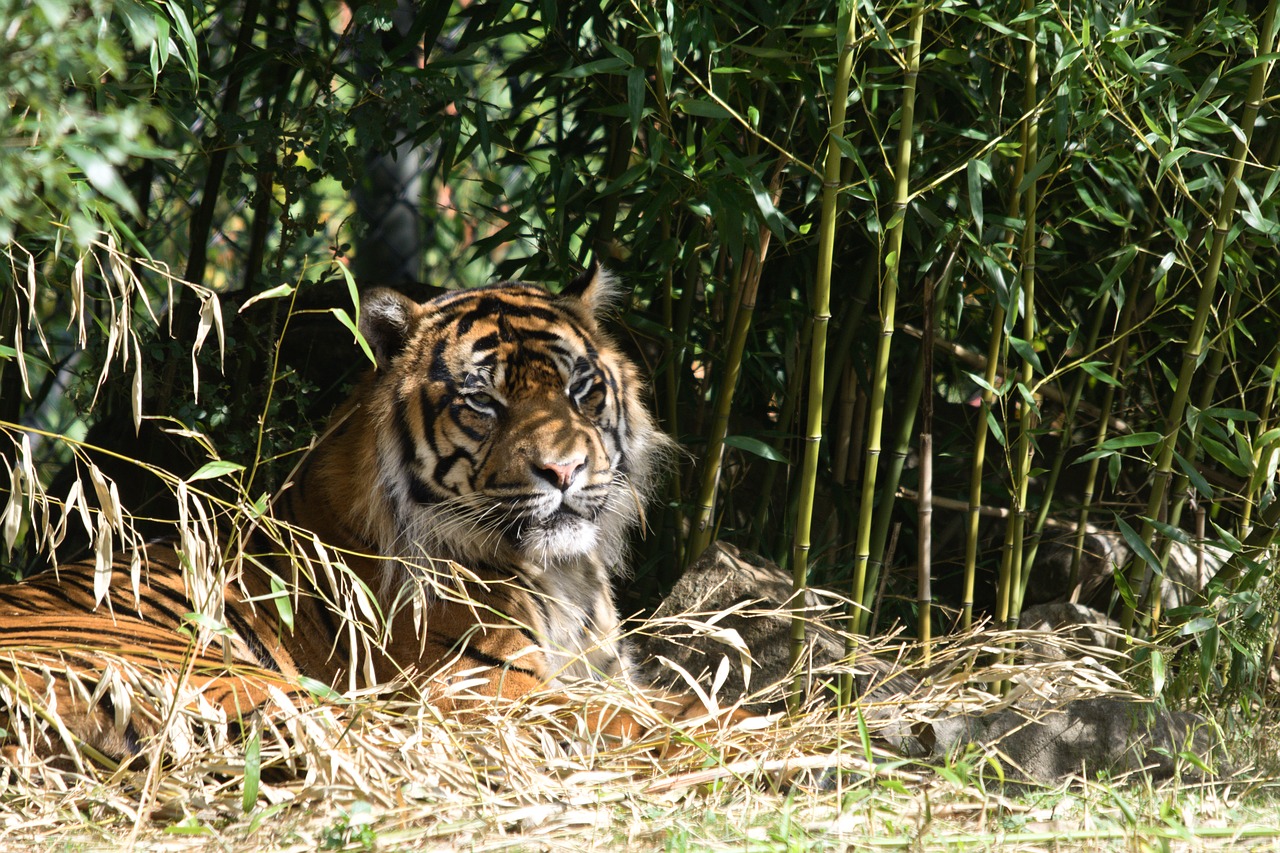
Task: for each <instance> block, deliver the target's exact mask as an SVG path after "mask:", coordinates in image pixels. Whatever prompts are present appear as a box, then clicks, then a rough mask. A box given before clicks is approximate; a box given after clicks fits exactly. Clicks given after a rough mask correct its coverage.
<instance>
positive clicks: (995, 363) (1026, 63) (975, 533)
mask: <svg viewBox="0 0 1280 853" xmlns="http://www.w3.org/2000/svg"><path fill="white" fill-rule="evenodd" d="M1024 5H1025V4H1024ZM1034 59H1035V42H1034V40H1033V41H1032V46H1031V51H1030V53H1029V54H1024V56H1023V79H1024V80H1025V79H1027V77H1028V75H1029V74H1031V73H1034V68H1035V62H1034ZM1029 91H1030V92H1031V94H1032V95H1034V93H1035V90H1034V87H1032V88H1031V89H1029ZM1024 101H1025V98H1024ZM1029 103H1030V104H1031V105H1032V106H1033V107H1034V104H1035V101H1034V100H1032V101H1030V102H1029ZM1024 112H1026V115H1024V117H1023V122H1024V131H1023V132H1024V136H1025V123H1026V122H1029V121H1031V114H1030V112H1031V111H1030V110H1027V111H1024ZM1034 163H1035V161H1034V160H1032V159H1030V152H1028V151H1027V147H1026V145H1023V146H1022V148H1021V150H1020V151H1019V153H1018V160H1017V162H1016V163H1015V164H1014V168H1013V187H1014V190H1015V191H1014V192H1013V194H1012V196H1011V197H1010V201H1009V219H1011V220H1017V219H1019V218H1021V216H1022V202H1023V195H1022V193H1019V192H1017V191H1016V190H1017V188H1018V187H1019V186H1020V185H1021V184H1022V179H1023V177H1024V176H1025V175H1026V174H1027V170H1028V168H1029V167H1030V166H1032V165H1034ZM1008 239H1009V240H1010V241H1012V239H1013V235H1012V234H1010V235H1009V237H1008ZM1014 298H1015V296H1014V294H1010V296H1009V304H1011V305H1014V304H1015V303H1014ZM1006 319H1007V311H1006V308H1005V306H1004V305H1003V304H1001V303H1000V302H999V299H998V297H997V300H996V305H995V308H994V309H993V310H992V312H991V339H990V340H989V341H988V342H987V366H986V371H985V372H984V374H983V380H984V381H985V383H986V387H985V388H983V389H982V396H981V401H980V403H979V407H978V424H977V427H976V429H975V430H974V440H973V465H972V467H971V468H970V469H969V517H968V519H967V522H968V524H967V529H966V535H965V552H964V598H963V600H962V601H961V605H960V606H961V624H962V625H963V627H964V629H965V630H969V629H970V628H971V627H973V591H974V586H975V580H976V577H977V568H978V537H979V534H980V529H979V528H980V525H979V521H980V520H981V510H982V475H983V473H984V471H985V468H986V457H987V431H988V422H989V420H990V418H991V416H992V415H991V410H992V407H993V405H994V403H995V397H996V395H995V392H994V391H992V390H991V389H993V388H995V384H996V377H997V375H998V373H999V367H1000V365H1001V364H1002V363H1003V362H1004V354H1005V352H1006V350H1007V346H1008V341H1007V340H1006V338H1005V334H1004V326H1005V320H1006ZM1005 540H1006V546H1007V545H1008V543H1009V542H1010V541H1011V540H1012V536H1011V535H1006V537H1005ZM1011 556H1012V555H1011V554H1010V551H1009V549H1008V547H1006V548H1005V551H1004V554H1003V556H1002V557H1001V565H1000V571H1001V576H1002V577H1003V576H1007V575H1008V574H1009V569H1010V566H1011V565H1012V563H1011V562H1010V560H1011ZM1004 588H1005V589H1007V585H1005V587H1004ZM999 608H1000V604H999V602H997V609H999ZM1003 609H1004V611H1005V613H1006V615H1007V613H1008V604H1007V602H1006V603H1005V605H1004V608H1003Z"/></svg>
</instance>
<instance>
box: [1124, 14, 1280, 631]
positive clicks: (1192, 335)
mask: <svg viewBox="0 0 1280 853" xmlns="http://www.w3.org/2000/svg"><path fill="white" fill-rule="evenodd" d="M1277 3H1280V0H1269V2H1268V3H1267V10H1266V14H1265V15H1264V17H1263V22H1262V26H1261V27H1260V29H1259V36H1260V37H1259V39H1258V48H1257V54H1256V55H1257V56H1258V57H1259V58H1261V57H1263V56H1266V55H1267V54H1269V53H1271V51H1272V49H1273V48H1272V44H1273V42H1274V41H1275V20H1276V6H1277ZM1271 65H1272V60H1269V59H1262V60H1261V61H1259V62H1258V63H1257V64H1256V65H1254V66H1253V71H1252V73H1251V74H1250V76H1249V90H1248V94H1247V95H1246V96H1245V105H1244V112H1243V114H1242V115H1241V121H1240V125H1239V127H1240V133H1241V136H1239V137H1237V139H1236V144H1235V147H1234V149H1233V150H1232V153H1231V169H1230V171H1229V172H1228V174H1227V177H1226V180H1225V182H1224V183H1223V187H1222V196H1221V197H1220V199H1219V202H1218V211H1217V213H1216V215H1215V216H1214V220H1213V243H1212V245H1211V246H1210V249H1209V261H1208V264H1207V265H1206V266H1205V271H1204V275H1203V277H1202V278H1201V284H1200V296H1199V298H1198V299H1197V301H1196V309H1195V314H1194V315H1193V317H1192V321H1191V330H1190V332H1189V333H1188V335H1187V344H1186V347H1185V348H1184V349H1183V351H1182V366H1181V368H1180V369H1179V371H1178V385H1177V388H1176V389H1175V390H1174V394H1173V401H1172V402H1171V403H1170V404H1169V412H1168V415H1167V418H1166V420H1165V435H1164V438H1163V439H1161V441H1160V444H1159V454H1158V457H1157V460H1158V461H1157V464H1156V471H1155V476H1154V477H1153V480H1152V485H1151V495H1150V497H1149V498H1148V500H1147V511H1146V520H1144V521H1143V524H1142V532H1141V534H1140V535H1141V537H1142V543H1143V544H1144V545H1146V546H1147V547H1148V548H1149V547H1150V546H1151V542H1152V540H1153V539H1154V537H1155V525H1154V524H1152V522H1151V519H1152V518H1154V517H1156V514H1157V512H1158V511H1159V509H1160V506H1161V505H1162V504H1163V503H1164V499H1165V494H1166V491H1167V489H1168V486H1169V482H1170V480H1171V477H1172V472H1173V455H1174V451H1175V449H1176V447H1177V444H1178V435H1179V434H1180V432H1181V426H1182V421H1183V417H1184V416H1185V414H1186V408H1187V401H1188V400H1189V399H1190V395H1191V380H1192V377H1193V376H1194V375H1195V372H1196V368H1197V367H1198V365H1199V362H1200V358H1201V356H1202V355H1203V353H1204V345H1205V329H1206V327H1207V326H1208V324H1209V317H1210V316H1211V315H1212V313H1213V304H1214V301H1215V298H1216V297H1217V292H1218V276H1219V273H1220V272H1221V271H1222V258H1223V255H1224V253H1225V251H1226V245H1227V235H1228V232H1229V231H1230V228H1231V220H1232V218H1233V214H1234V213H1235V207H1236V199H1237V197H1238V195H1239V190H1238V182H1239V181H1240V179H1241V177H1242V176H1243V175H1244V164H1245V160H1246V159H1247V158H1248V156H1249V150H1250V143H1251V142H1252V140H1253V131H1254V126H1255V124H1256V123H1257V120H1258V111H1259V109H1260V108H1261V105H1262V98H1263V96H1264V94H1265V92H1266V83H1267V75H1268V74H1269V73H1270V71H1271ZM1140 562H1141V561H1140V560H1139V559H1138V558H1137V557H1135V558H1134V561H1133V563H1132V564H1131V565H1130V567H1129V581H1130V587H1133V586H1135V583H1134V581H1137V580H1139V570H1138V564H1139V563H1140ZM1153 571H1154V570H1153V567H1151V566H1144V567H1143V570H1142V575H1143V576H1145V575H1147V573H1148V572H1153ZM1136 616H1137V602H1136V601H1135V602H1133V603H1132V604H1128V603H1126V605H1125V608H1124V611H1123V613H1122V615H1121V618H1120V625H1121V627H1122V628H1123V629H1124V630H1125V632H1126V633H1127V632H1129V631H1130V630H1131V629H1132V628H1133V623H1134V619H1135V617H1136Z"/></svg>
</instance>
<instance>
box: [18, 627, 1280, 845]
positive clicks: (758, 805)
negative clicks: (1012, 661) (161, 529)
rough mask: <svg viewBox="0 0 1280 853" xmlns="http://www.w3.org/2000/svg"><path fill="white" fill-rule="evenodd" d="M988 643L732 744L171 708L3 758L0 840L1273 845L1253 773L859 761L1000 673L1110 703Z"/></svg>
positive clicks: (476, 719) (415, 712)
mask: <svg viewBox="0 0 1280 853" xmlns="http://www.w3.org/2000/svg"><path fill="white" fill-rule="evenodd" d="M997 639H998V638H997ZM1042 642H1052V641H1051V640H1048V639H1047V638H1042ZM996 649H997V646H996V645H994V644H993V643H992V638H991V637H990V636H987V637H984V638H981V639H980V638H979V637H978V636H976V635H974V636H969V637H966V638H962V639H959V640H956V641H953V642H948V643H946V644H945V645H942V646H940V647H939V648H938V649H937V650H936V651H935V654H934V659H935V661H936V662H938V665H937V666H936V667H935V669H933V670H932V674H931V677H930V678H929V679H927V680H924V681H922V682H920V683H919V685H918V686H916V687H914V688H913V689H912V690H911V691H910V695H898V696H894V697H891V698H889V699H883V698H882V699H880V700H879V701H878V702H877V703H867V704H864V705H863V706H862V707H860V708H859V709H858V711H859V712H858V713H857V714H856V715H846V716H844V717H843V718H839V717H836V716H833V715H831V714H828V713H825V712H822V711H816V710H811V711H809V712H807V713H805V714H803V715H799V716H797V717H795V718H793V719H782V718H781V717H771V718H760V719H755V720H752V721H750V723H748V724H747V725H745V726H740V727H738V728H736V729H733V730H720V729H708V728H707V727H706V726H703V727H701V728H694V727H692V726H686V727H682V728H675V727H671V726H669V725H662V724H655V729H654V733H653V737H652V738H651V739H648V740H645V741H640V742H634V743H627V744H620V743H606V742H602V741H600V740H598V739H596V738H593V736H592V735H590V734H589V733H587V732H586V730H585V727H584V726H583V725H582V717H583V714H582V711H583V709H584V708H589V707H592V706H596V707H598V704H597V703H600V702H605V701H608V702H613V703H617V704H621V705H626V704H628V703H630V704H632V705H634V702H633V701H632V700H631V697H629V696H627V695H626V694H624V693H622V692H619V691H618V690H616V689H613V688H610V687H608V686H607V685H586V686H584V687H583V688H582V689H581V690H580V691H577V692H576V693H575V695H574V697H573V703H572V704H571V705H570V706H569V707H564V703H563V702H560V703H559V704H557V703H556V701H554V700H553V699H552V698H551V697H549V696H544V697H535V698H533V699H530V700H529V701H528V702H526V703H523V704H521V705H513V706H509V707H504V708H497V707H494V708H492V709H490V711H489V712H488V713H485V714H482V715H475V716H468V717H457V716H453V717H448V716H444V715H442V714H440V713H439V712H438V711H437V710H436V709H435V708H434V707H433V706H432V705H430V704H429V703H426V702H410V701H405V700H404V699H399V698H393V697H394V696H396V695H397V694H395V693H394V692H393V691H381V692H379V691H366V692H363V693H361V694H358V695H349V696H346V697H344V698H343V700H342V701H341V702H338V703H323V702H314V703H312V702H305V701H303V702H297V701H292V700H291V699H290V698H289V697H287V696H285V695H284V694H283V693H281V694H280V695H279V696H278V698H277V702H276V706H275V707H274V708H272V709H270V711H269V713H267V714H265V715H263V716H262V717H261V718H260V722H262V723H263V724H262V725H255V724H251V725H250V726H249V727H248V731H249V732H250V735H249V736H248V737H247V738H238V739H237V738H233V737H229V736H228V727H227V726H226V724H225V721H223V720H219V719H218V718H217V715H216V714H214V713H213V711H212V709H210V708H209V707H207V706H206V707H204V708H203V709H201V708H200V707H199V703H198V702H190V703H188V705H187V707H185V708H184V710H183V713H182V714H179V715H176V716H177V719H178V721H179V722H178V723H177V724H175V725H174V726H172V727H171V728H170V732H171V737H170V743H169V744H168V745H167V747H166V751H165V756H166V758H165V759H164V761H163V763H161V764H156V763H155V762H151V763H149V764H147V766H143V767H139V768H135V769H116V770H114V771H112V770H109V769H103V768H102V767H101V766H100V765H96V764H95V763H94V762H93V761H91V760H85V761H83V762H82V763H81V765H80V767H79V768H78V769H65V768H64V769H60V770H55V769H53V768H52V767H49V766H47V765H44V764H42V763H40V762H38V761H36V760H34V759H31V758H29V757H20V758H19V759H18V760H13V761H11V762H10V763H8V764H7V766H5V767H4V768H3V769H2V770H0V774H2V775H3V777H4V779H3V783H4V786H5V787H4V792H3V794H2V795H0V846H2V847H3V848H4V849H53V848H57V849H99V848H122V849H128V848H134V849H148V850H169V849H187V848H192V847H200V848H201V849H208V848H212V849H224V850H234V851H240V850H263V849H278V850H303V849H305V850H316V849H352V850H360V849H380V850H386V849H406V848H412V849H427V850H433V849H440V850H506V849H513V848H514V849H529V850H566V851H569V850H591V849H619V850H622V849H634V850H654V849H673V850H684V849H697V850H744V849H746V850H774V849H777V850H795V849H799V850H807V849H841V848H845V847H849V846H853V847H859V848H861V847H881V846H886V847H920V848H933V847H938V848H941V847H951V846H955V845H959V846H962V847H966V848H968V847H977V848H984V847H989V846H995V845H1000V846H1002V847H1005V846H1011V847H1014V848H1018V847H1021V848H1024V849H1041V848H1043V847H1044V845H1046V844H1049V845H1050V846H1052V844H1051V842H1052V841H1053V840H1054V839H1056V840H1057V841H1059V842H1063V843H1068V844H1069V845H1070V846H1072V847H1073V848H1077V847H1085V848H1095V847H1096V848H1109V847H1113V846H1126V847H1128V846H1132V845H1134V844H1135V842H1140V843H1139V846H1142V845H1144V844H1147V843H1160V842H1161V839H1168V840H1171V841H1177V842H1179V843H1181V842H1190V841H1194V842H1195V843H1196V844H1197V845H1201V846H1206V845H1212V844H1216V843H1217V842H1218V841H1221V842H1223V843H1224V844H1225V843H1227V842H1229V841H1230V840H1231V838H1233V837H1234V838H1237V840H1239V839H1241V838H1253V837H1254V836H1258V837H1256V838H1254V840H1255V841H1259V842H1261V841H1264V840H1265V841H1267V842H1268V843H1280V818H1275V817H1272V818H1270V819H1269V821H1268V817H1267V815H1266V811H1265V808H1266V807H1265V803H1266V802H1267V801H1268V799H1269V791H1270V789H1271V784H1272V783H1271V782H1270V781H1269V780H1266V779H1261V778H1254V779H1252V780H1251V781H1249V782H1234V783H1218V784H1194V785H1193V784H1189V783H1184V784H1181V785H1177V786H1166V787H1155V786H1153V785H1151V784H1150V783H1142V782H1139V783H1137V784H1129V785H1125V786H1119V785H1104V784H1101V783H1096V782H1095V783H1088V784H1086V785H1085V786H1084V787H1083V788H1081V787H1079V786H1076V787H1068V786H1067V785H1065V784H1064V785H1063V786H1061V787H1058V788H1054V789H1039V788H1034V787H1031V788H1022V789H1018V790H1005V789H1004V788H1002V786H1001V785H1000V784H999V778H1000V774H999V770H998V762H997V761H996V760H995V759H994V757H993V755H994V754H993V755H987V754H985V753H983V752H982V750H980V749H978V748H971V749H969V750H968V751H966V752H963V753H962V754H957V755H950V756H947V757H937V758H931V759H928V760H914V759H907V758H904V757H902V756H901V755H898V754H895V753H893V752H891V751H889V750H887V749H885V748H884V747H883V746H882V745H881V743H882V741H881V738H880V735H892V734H893V733H894V732H893V730H894V728H895V727H897V728H899V729H900V728H901V726H902V725H903V724H904V723H908V724H912V725H914V726H916V728H917V729H918V728H919V724H923V723H926V722H928V721H930V720H934V719H938V718H940V717H946V716H951V715H954V714H956V713H959V712H981V711H986V710H991V709H994V708H996V707H998V706H1001V705H1003V704H1007V703H1009V702H1010V701H1012V700H1011V698H1010V697H997V696H995V695H993V694H991V693H989V692H987V691H986V690H985V689H984V685H985V684H986V683H989V682H992V681H995V680H999V679H1008V680H1012V681H1014V682H1015V683H1016V685H1017V686H1016V687H1015V690H1014V695H1015V696H1018V697H1021V700H1022V701H1023V703H1024V704H1025V702H1026V700H1027V699H1028V698H1038V699H1043V700H1046V701H1049V702H1056V701H1058V700H1062V699H1066V698H1069V697H1077V696H1090V695H1103V694H1111V695H1114V694H1117V693H1119V692H1121V690H1122V687H1121V684H1120V681H1119V679H1118V678H1117V677H1116V676H1115V675H1114V673H1112V672H1111V671H1110V670H1109V669H1108V668H1107V667H1106V666H1105V665H1104V662H1103V660H1102V659H1101V658H1099V657H1098V656H1096V655H1095V656H1092V657H1091V656H1088V655H1085V656H1084V658H1083V659H1079V658H1077V659H1076V660H1068V661H1063V660H1050V659H1047V658H1044V659H1038V660H1034V661H1024V662H1022V663H1020V664H1019V665H1017V666H1013V665H1010V666H1004V667H1000V668H995V667H984V666H982V662H983V661H985V660H988V659H990V653H991V652H993V651H995V650H996ZM1093 651H1096V652H1098V653H1099V654H1101V650H1093ZM867 653H868V654H877V655H880V656H882V657H887V658H890V659H896V658H898V657H899V656H900V655H901V653H902V649H901V648H896V647H893V646H891V645H890V644H889V643H882V644H880V645H879V646H877V647H875V648H869V649H868V650H867ZM123 681H125V682H130V683H134V684H145V683H147V677H146V676H145V674H142V675H137V677H136V679H135V678H130V677H126V678H124V679H123ZM153 688H154V685H153ZM149 692H150V691H149ZM4 696H5V698H6V699H12V694H11V693H9V692H7V691H4ZM202 715H203V716H202ZM39 722H40V721H39V720H35V721H32V722H31V725H36V724H37V723H39ZM663 745H665V746H666V749H665V751H664V750H663V749H662V748H661V747H662V746H663ZM255 751H257V756H256V757H255ZM17 752H19V753H21V752H22V751H21V750H18V751H17ZM144 763H145V762H144ZM246 792H247V793H246ZM1250 804H1253V805H1250ZM1258 804H1263V805H1258ZM1237 832H1238V833H1239V835H1233V833H1237Z"/></svg>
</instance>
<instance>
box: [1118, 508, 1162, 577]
mask: <svg viewBox="0 0 1280 853" xmlns="http://www.w3.org/2000/svg"><path fill="white" fill-rule="evenodd" d="M1115 519H1116V526H1117V527H1119V528H1120V535H1121V536H1122V537H1124V541H1125V543H1126V544H1128V546H1129V547H1130V548H1131V549H1132V550H1133V553H1134V554H1136V555H1137V556H1138V558H1139V559H1140V560H1142V562H1144V563H1146V564H1147V566H1148V567H1149V568H1150V569H1151V571H1153V572H1155V573H1156V575H1157V576H1158V577H1163V576H1164V567H1163V566H1161V565H1160V558H1159V557H1157V556H1156V555H1155V552H1154V551H1152V550H1151V547H1150V546H1149V545H1147V543H1146V542H1144V541H1143V540H1142V537H1141V536H1139V535H1138V532H1137V531H1136V530H1134V529H1133V528H1132V527H1130V526H1129V524H1128V522H1126V521H1125V520H1124V519H1123V518H1121V517H1120V516H1118V515H1117V516H1116V517H1115ZM1120 574H1121V573H1120V572H1117V573H1116V576H1117V577H1118V576H1119V575H1120Z"/></svg>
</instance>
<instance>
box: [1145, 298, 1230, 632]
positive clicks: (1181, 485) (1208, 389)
mask: <svg viewBox="0 0 1280 853" xmlns="http://www.w3.org/2000/svg"><path fill="white" fill-rule="evenodd" d="M1239 295H1240V291H1239V289H1237V290H1234V291H1232V293H1231V296H1230V298H1229V299H1228V300H1227V310H1226V313H1225V314H1224V315H1223V317H1222V328H1223V329H1229V328H1231V326H1232V325H1233V324H1234V323H1235V319H1236V308H1237V306H1238V305H1239V301H1240V300H1239ZM1210 347H1211V349H1210V352H1209V357H1208V359H1206V361H1205V369H1204V371H1203V376H1204V380H1203V381H1202V382H1201V386H1200V397H1199V399H1198V400H1197V401H1196V404H1197V406H1198V407H1199V410H1200V411H1201V412H1203V411H1204V410H1205V409H1208V408H1210V407H1211V406H1212V405H1213V399H1214V394H1215V392H1216V390H1217V387H1218V379H1219V378H1220V377H1221V376H1222V366H1223V362H1224V361H1225V359H1226V349H1225V347H1224V346H1221V345H1218V346H1214V345H1213V344H1210ZM1203 423H1204V422H1203V420H1202V419H1200V418H1196V421H1195V425H1194V426H1193V427H1192V429H1191V439H1190V442H1189V444H1188V453H1187V455H1186V457H1185V458H1186V460H1187V461H1188V462H1189V463H1190V464H1192V465H1194V464H1196V461H1197V460H1198V459H1199V458H1200V436H1201V433H1202V432H1203V431H1204V429H1203V426H1202V424H1203ZM1188 483H1189V478H1188V477H1187V475H1186V473H1185V472H1182V471H1179V472H1178V473H1177V474H1176V475H1175V476H1174V478H1173V488H1172V490H1171V491H1170V494H1171V495H1173V498H1174V500H1173V503H1172V504H1171V505H1170V507H1169V512H1168V517H1167V518H1165V519H1164V521H1165V523H1166V524H1168V525H1169V526H1170V527H1174V528H1176V527H1177V526H1178V525H1179V524H1180V523H1181V522H1182V511H1183V509H1184V508H1185V507H1186V505H1187V485H1188ZM1173 544H1174V540H1173V539H1172V538H1170V537H1164V541H1163V543H1162V545H1161V548H1160V553H1159V558H1160V565H1161V566H1167V565H1169V555H1170V554H1171V553H1172V551H1173ZM1163 581H1164V575H1163V573H1161V574H1154V573H1152V576H1151V578H1150V586H1149V587H1148V589H1147V591H1146V594H1145V596H1144V598H1143V600H1144V601H1145V602H1146V603H1147V607H1148V608H1150V609H1149V611H1148V618H1147V623H1146V630H1147V631H1148V632H1149V633H1150V632H1154V631H1155V630H1156V629H1157V627H1158V626H1159V623H1160V615H1161V612H1162V611H1163V610H1164V606H1163V600H1162V599H1161V596H1160V590H1161V587H1162V586H1163Z"/></svg>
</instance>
